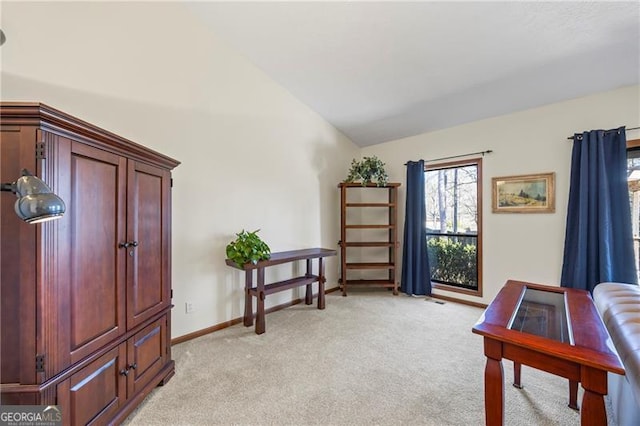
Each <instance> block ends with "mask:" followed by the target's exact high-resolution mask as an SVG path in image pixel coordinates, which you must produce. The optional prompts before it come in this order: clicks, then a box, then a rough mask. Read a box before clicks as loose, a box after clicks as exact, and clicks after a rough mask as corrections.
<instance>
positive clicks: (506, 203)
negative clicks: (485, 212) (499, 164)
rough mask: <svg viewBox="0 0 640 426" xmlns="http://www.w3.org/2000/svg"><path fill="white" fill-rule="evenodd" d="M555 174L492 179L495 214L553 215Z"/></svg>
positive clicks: (554, 209)
mask: <svg viewBox="0 0 640 426" xmlns="http://www.w3.org/2000/svg"><path fill="white" fill-rule="evenodd" d="M554 181H555V173H540V174H536V175H520V176H503V177H494V178H492V179H491V186H492V189H493V200H492V201H493V202H492V211H493V213H553V212H555V211H556V200H555V182H554Z"/></svg>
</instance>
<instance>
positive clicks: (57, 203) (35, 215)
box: [14, 170, 66, 223]
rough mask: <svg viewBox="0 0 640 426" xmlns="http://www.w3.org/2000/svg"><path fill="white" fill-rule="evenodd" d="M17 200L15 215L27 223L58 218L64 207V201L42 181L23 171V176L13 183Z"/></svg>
mask: <svg viewBox="0 0 640 426" xmlns="http://www.w3.org/2000/svg"><path fill="white" fill-rule="evenodd" d="M14 185H15V187H14V191H15V193H16V196H17V197H18V200H17V201H16V204H15V210H16V214H17V215H18V217H20V219H22V220H24V221H25V222H27V223H38V222H45V221H48V220H53V219H58V218H60V217H61V216H62V215H63V214H64V212H65V210H66V207H65V205H64V201H62V199H61V198H60V197H58V196H57V195H56V194H54V193H53V192H51V189H50V188H49V187H48V186H47V184H46V183H44V182H43V181H42V180H40V179H38V178H37V177H35V176H32V175H31V174H30V173H29V172H27V171H26V170H23V176H22V177H21V178H20V179H18V180H17V181H16V182H15V184H14Z"/></svg>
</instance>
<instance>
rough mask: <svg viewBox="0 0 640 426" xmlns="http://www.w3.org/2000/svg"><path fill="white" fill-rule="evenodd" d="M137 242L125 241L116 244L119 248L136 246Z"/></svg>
mask: <svg viewBox="0 0 640 426" xmlns="http://www.w3.org/2000/svg"><path fill="white" fill-rule="evenodd" d="M138 244H139V243H138V242H137V241H127V242H126V243H120V244H118V247H119V248H128V247H138Z"/></svg>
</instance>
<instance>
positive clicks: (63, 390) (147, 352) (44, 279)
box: [0, 102, 179, 425]
mask: <svg viewBox="0 0 640 426" xmlns="http://www.w3.org/2000/svg"><path fill="white" fill-rule="evenodd" d="M0 127H1V137H0V155H1V161H0V179H1V181H2V182H13V181H15V180H16V179H17V178H18V177H19V176H20V173H21V170H22V169H28V170H29V171H30V172H32V173H33V174H34V175H36V176H38V177H40V178H41V179H42V180H44V181H45V182H46V183H47V184H48V185H49V186H50V187H51V189H52V190H53V192H55V193H56V194H58V195H59V196H60V197H61V198H62V199H63V200H64V202H65V204H66V213H65V215H64V216H63V217H62V218H61V219H59V220H55V221H50V222H44V223H40V224H35V225H33V224H32V225H30V224H27V223H25V222H22V221H21V220H20V219H19V218H18V216H16V214H15V213H14V211H13V205H14V203H15V201H16V196H15V195H14V194H12V193H11V192H2V193H1V197H0V214H1V216H0V237H1V238H0V240H1V243H0V244H1V245H0V250H1V251H0V257H1V264H0V267H1V269H0V278H1V287H0V295H1V296H0V298H1V311H0V315H1V321H2V322H1V323H0V326H1V329H2V336H1V337H2V343H1V345H0V351H1V352H0V362H1V364H2V368H1V371H0V379H1V380H2V384H1V385H0V390H1V395H2V404H19V405H25V404H28V405H58V406H61V408H62V416H63V423H64V424H67V425H84V424H89V423H90V424H112V423H116V424H117V423H119V422H120V421H122V420H123V419H124V418H125V417H126V415H127V414H129V413H130V412H131V411H132V410H133V409H134V408H135V407H136V405H138V404H139V403H140V402H141V401H142V400H143V399H144V397H145V396H146V395H148V394H149V392H151V390H153V388H154V387H155V386H157V385H159V384H164V383H166V381H167V380H169V378H170V377H171V376H173V374H174V362H173V360H172V359H171V346H170V335H171V333H170V330H171V170H172V169H173V168H174V167H176V166H177V165H178V164H179V162H178V161H176V160H174V159H172V158H169V157H167V156H164V155H162V154H159V153H157V152H154V151H152V150H150V149H147V148H145V147H143V146H141V145H138V144H136V143H134V142H131V141H129V140H126V139H124V138H122V137H119V136H117V135H115V134H113V133H110V132H108V131H105V130H103V129H100V128H98V127H96V126H94V125H91V124H89V123H86V122H84V121H81V120H79V119H77V118H75V117H72V116H70V115H68V114H65V113H63V112H61V111H58V110H56V109H54V108H51V107H49V106H47V105H44V104H41V103H16V102H2V103H0Z"/></svg>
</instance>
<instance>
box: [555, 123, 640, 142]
mask: <svg viewBox="0 0 640 426" xmlns="http://www.w3.org/2000/svg"><path fill="white" fill-rule="evenodd" d="M638 129H640V126H638V127H629V128H628V129H625V130H638ZM617 130H618V129H611V130H605V133H607V132H615V131H617ZM578 136H579V138H582V135H578ZM567 139H569V140H574V139H575V136H569V137H568V138H567Z"/></svg>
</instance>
